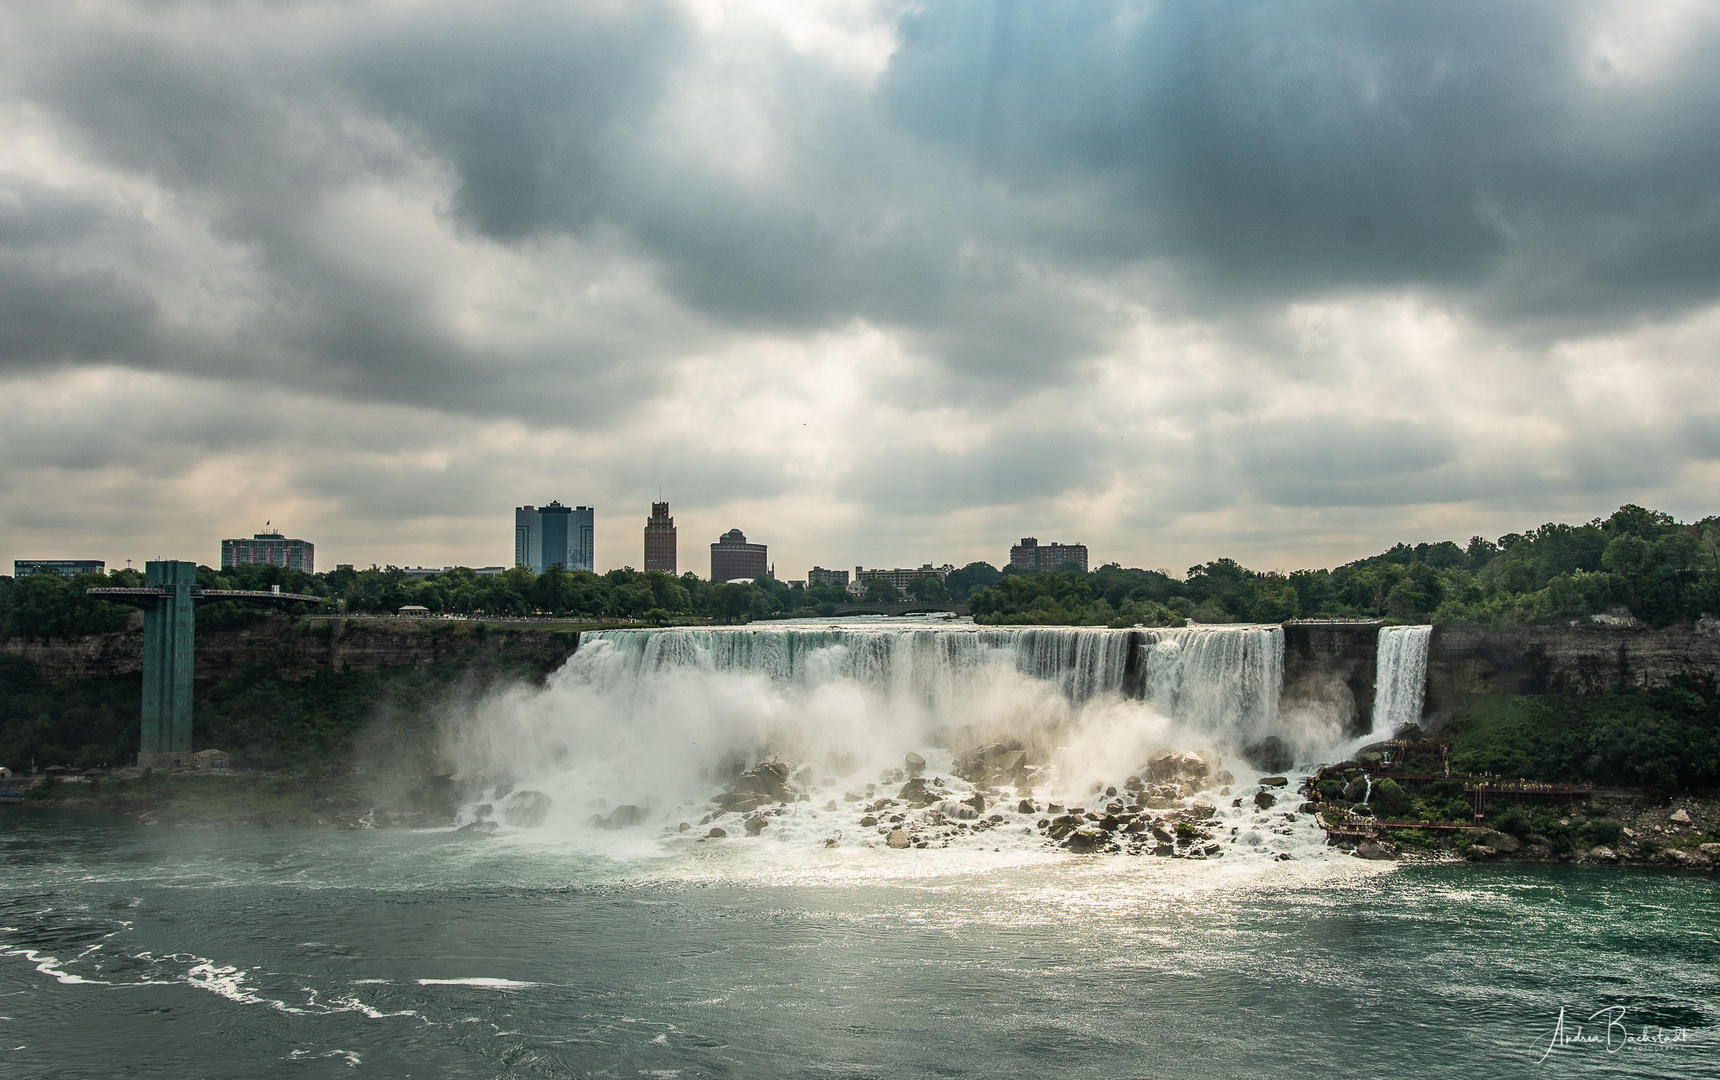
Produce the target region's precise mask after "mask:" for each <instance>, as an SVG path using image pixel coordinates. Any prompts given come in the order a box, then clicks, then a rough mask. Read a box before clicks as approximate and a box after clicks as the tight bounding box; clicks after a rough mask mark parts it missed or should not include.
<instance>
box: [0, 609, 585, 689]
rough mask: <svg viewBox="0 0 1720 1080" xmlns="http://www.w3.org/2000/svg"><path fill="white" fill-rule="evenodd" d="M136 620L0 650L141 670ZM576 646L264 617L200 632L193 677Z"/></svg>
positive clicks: (528, 632)
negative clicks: (110, 629)
mask: <svg viewBox="0 0 1720 1080" xmlns="http://www.w3.org/2000/svg"><path fill="white" fill-rule="evenodd" d="M134 622H137V623H139V625H135V626H133V627H130V628H128V629H126V630H123V631H120V632H118V633H113V634H97V635H94V636H91V637H86V638H78V639H75V640H72V641H53V642H49V643H47V644H42V643H39V642H26V641H20V640H17V639H14V640H12V641H8V642H6V643H5V644H4V645H3V646H0V650H3V651H5V652H9V653H12V654H14V655H17V656H22V657H24V658H25V659H26V660H29V661H30V663H31V664H32V665H33V666H34V667H35V669H36V672H37V673H38V674H39V675H41V676H42V677H43V678H47V679H58V678H62V677H64V676H67V675H129V674H132V673H134V672H137V671H140V670H142V666H143V629H142V626H141V620H134ZM578 644H579V634H578V633H577V632H576V631H571V630H563V629H556V628H551V627H540V626H525V627H516V626H497V625H484V624H479V623H468V622H449V621H443V620H395V619H342V618H316V617H312V618H304V619H297V620H293V619H286V618H275V617H272V618H267V619H263V620H261V621H259V622H256V623H254V624H252V625H250V626H247V627H244V628H241V629H237V630H215V631H200V632H199V633H198V635H197V678H198V679H199V680H203V679H221V678H226V677H228V676H231V675H236V674H238V673H239V672H240V671H241V670H243V669H244V668H246V667H249V666H252V665H258V664H260V665H264V666H267V667H270V668H273V669H274V671H275V672H276V674H277V677H279V678H281V679H286V680H298V679H305V678H309V677H310V676H312V675H314V674H316V673H317V672H319V671H381V670H383V669H385V668H398V667H425V666H428V665H430V664H432V663H434V662H435V661H436V660H437V659H439V658H441V657H444V656H460V655H463V654H465V653H467V652H470V651H472V650H474V649H482V650H486V651H489V652H493V653H497V654H501V655H506V656H513V657H519V658H522V659H530V660H533V661H535V662H537V663H538V664H539V665H540V666H542V667H543V668H544V669H545V670H550V669H553V668H555V667H557V666H559V665H560V663H561V661H563V660H565V659H566V658H567V657H568V656H569V655H571V654H572V652H573V650H574V649H575V648H576V647H577V646H578Z"/></svg>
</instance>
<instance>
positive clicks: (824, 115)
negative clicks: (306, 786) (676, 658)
mask: <svg viewBox="0 0 1720 1080" xmlns="http://www.w3.org/2000/svg"><path fill="white" fill-rule="evenodd" d="M1717 350H1720V7H1717V6H1716V5H1714V4H1711V3H1700V2H1681V0H1664V2H1660V3H1656V4H1652V5H1650V4H1643V3H1641V2H1640V0H1632V2H1627V3H1578V2H1568V0H1557V2H1547V3H1530V4H1502V3H1497V2H1487V3H1474V4H1461V3H1452V4H1440V5H1428V4H1420V3H1401V4H1395V3H1360V2H1358V3H1302V2H1287V0H1265V2H1260V3H1226V2H1218V0H1213V2H1203V3H1199V4H1155V3H1133V2H1122V0H1115V2H1106V0H1092V2H1087V3H1078V4H1077V3H1036V4H1029V3H1011V2H1003V0H999V2H974V3H963V2H948V3H923V4H916V3H900V2H871V0H782V2H768V0H678V2H677V0H665V2H663V3H655V4H654V3H649V2H644V0H640V2H630V3H619V2H615V3H612V2H608V0H587V2H580V3H549V2H511V0H486V2H485V3H481V4H475V3H465V4H455V3H439V2H413V0H379V2H368V3H367V2H355V0H340V2H329V3H292V2H286V0H279V2H261V0H259V2H253V3H242V2H221V3H169V2H150V3H122V2H101V0H87V2H85V0H62V2H48V0H42V2H28V0H26V2H20V3H10V4H6V5H4V7H3V8H0V558H3V559H5V560H8V561H9V560H11V559H13V558H23V557H94V558H104V559H107V560H108V561H109V563H110V565H112V564H121V565H123V562H124V560H125V559H127V558H131V559H134V560H138V561H140V562H141V561H142V560H144V559H147V558H154V557H175V558H195V559H197V560H199V561H202V562H211V563H212V562H215V561H217V559H218V556H219V540H220V539H221V538H222V537H223V536H239V535H248V534H249V533H251V532H255V531H258V530H259V529H261V527H262V525H263V522H264V521H265V520H272V521H273V522H274V523H275V524H276V525H277V526H279V527H281V528H283V529H285V530H286V531H287V532H288V533H289V534H290V535H295V536H302V537H304V538H306V539H309V540H312V541H314V542H315V543H316V544H317V557H318V563H319V565H321V566H323V567H331V566H332V565H333V564H334V563H335V562H336V561H339V562H355V563H359V564H360V565H368V564H370V563H372V562H375V563H379V564H388V563H395V564H412V565H417V564H426V565H443V564H445V563H450V562H458V563H466V564H470V565H484V564H495V563H504V562H507V561H509V560H511V558H512V517H511V514H512V508H513V507H514V506H515V505H516V504H519V503H524V502H547V501H548V500H550V499H552V498H557V499H560V500H561V501H563V502H566V503H570V504H572V503H583V504H589V505H594V506H595V507H596V508H597V511H598V518H597V520H598V536H597V545H598V546H597V550H598V561H599V569H605V568H609V567H614V566H620V565H624V564H628V565H634V566H637V565H639V564H640V562H641V558H642V556H641V543H640V533H639V530H640V526H641V525H642V524H643V522H644V518H645V516H646V513H647V511H648V503H649V502H650V501H651V500H652V499H653V498H655V497H656V496H657V494H658V492H659V490H660V491H661V492H662V495H663V497H665V498H667V499H668V500H669V501H670V502H671V504H672V507H673V512H674V513H675V516H676V517H677V519H678V523H679V525H680V544H681V566H682V568H683V569H693V570H697V571H699V572H701V573H703V572H707V571H708V569H709V563H708V557H707V556H706V555H705V554H704V551H705V548H704V545H706V544H708V543H709V542H710V541H711V540H714V539H715V538H716V536H717V534H719V533H720V532H722V531H723V530H726V529H728V528H730V527H733V526H738V527H740V528H742V529H743V530H745V531H746V533H747V534H748V536H749V538H750V539H752V540H755V541H762V542H765V543H768V544H770V545H771V550H772V554H773V557H774V559H775V561H776V562H777V565H778V573H779V576H782V577H785V578H786V577H803V576H804V573H805V569H806V567H808V566H810V565H811V564H813V563H815V562H816V563H820V564H822V565H825V566H852V565H854V564H856V563H865V564H866V565H868V566H872V565H886V566H890V565H910V564H911V565H918V564H919V563H921V562H925V561H934V562H944V561H946V560H947V561H951V562H955V563H958V564H960V563H964V562H967V561H970V560H973V559H986V560H988V561H991V562H993V563H998V562H1000V561H1002V560H1003V559H1005V558H1006V557H1007V551H1008V545H1009V544H1010V542H1011V541H1012V540H1013V539H1015V538H1016V537H1019V536H1022V535H1028V534H1033V535H1037V536H1038V537H1040V538H1041V539H1042V540H1045V541H1050V540H1059V541H1063V542H1084V543H1086V544H1088V545H1089V546H1090V547H1091V549H1092V552H1093V555H1094V558H1095V562H1096V563H1097V562H1099V561H1109V560H1113V559H1115V560H1117V561H1120V562H1122V563H1124V564H1125V565H1138V566H1147V567H1170V568H1173V569H1178V570H1180V569H1181V568H1184V567H1187V566H1189V565H1190V564H1192V563H1194V562H1196V561H1202V560H1205V559H1208V558H1213V557H1216V556H1219V555H1230V556H1232V557H1235V558H1238V559H1240V560H1242V561H1244V562H1246V563H1248V564H1250V565H1254V566H1257V567H1261V568H1274V567H1277V568H1290V567H1296V566H1305V565H1330V564H1333V563H1336V562H1341V561H1346V560H1348V559H1351V558H1355V557H1358V556H1361V555H1365V554H1369V553H1372V552H1375V551H1378V550H1381V549H1382V548H1384V547H1385V546H1387V545H1389V544H1390V543H1392V542H1395V541H1397V540H1410V541H1415V540H1421V539H1442V538H1452V539H1457V540H1459V541H1462V540H1465V539H1467V537H1468V536H1470V535H1471V534H1473V533H1483V534H1486V535H1489V536H1494V535H1498V534H1499V533H1502V532H1505V531H1508V530H1516V529H1522V528H1525V527H1531V526H1534V525H1536V524H1538V523H1540V522H1543V521H1548V520H1586V519H1588V518H1591V517H1594V516H1597V515H1604V514H1606V513H1608V512H1610V510H1611V509H1613V508H1614V507H1616V506H1618V505H1619V504H1620V503H1623V502H1627V501H1630V502H1640V503H1644V504H1647V505H1651V506H1654V507H1657V508H1660V509H1664V510H1668V511H1670V512H1672V513H1674V514H1676V515H1678V516H1679V517H1681V518H1687V519H1688V518H1692V517H1699V516H1703V515H1707V514H1712V513H1716V512H1720V498H1717V493H1720V392H1717V391H1720V377H1717V375H1720V370H1717V369H1720V363H1717V355H1720V352H1717ZM6 569H9V562H8V564H7V566H6Z"/></svg>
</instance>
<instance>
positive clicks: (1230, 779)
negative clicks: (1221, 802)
mask: <svg viewBox="0 0 1720 1080" xmlns="http://www.w3.org/2000/svg"><path fill="white" fill-rule="evenodd" d="M1212 782H1213V783H1215V784H1217V785H1218V786H1219V787H1229V786H1230V785H1232V784H1234V783H1236V774H1235V773H1232V772H1231V771H1230V770H1229V769H1220V770H1218V772H1216V773H1214V774H1213V777H1212Z"/></svg>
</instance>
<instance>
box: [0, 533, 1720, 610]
mask: <svg viewBox="0 0 1720 1080" xmlns="http://www.w3.org/2000/svg"><path fill="white" fill-rule="evenodd" d="M1717 541H1720V518H1717V517H1708V518H1703V519H1702V520H1700V521H1696V522H1692V523H1680V522H1678V521H1675V520H1674V519H1673V518H1672V517H1671V515H1668V514H1664V513H1660V512H1658V511H1652V510H1646V509H1643V508H1642V507H1639V506H1624V507H1621V508H1620V509H1619V510H1618V511H1617V512H1616V513H1614V514H1612V515H1611V516H1610V517H1608V518H1606V519H1604V520H1603V519H1599V518H1597V519H1595V520H1593V521H1590V522H1588V523H1587V524H1583V525H1565V524H1557V523H1551V524H1547V525H1543V526H1541V527H1540V528H1538V529H1535V530H1534V531H1532V532H1527V533H1509V534H1507V535H1505V536H1501V537H1499V538H1498V539H1496V540H1487V539H1484V538H1482V537H1479V536H1476V537H1471V538H1470V540H1469V542H1468V544H1467V545H1465V546H1459V545H1458V544H1457V543H1455V542H1453V541H1449V540H1447V541H1442V542H1437V543H1419V544H1415V545H1413V546H1412V545H1409V544H1398V545H1396V546H1394V547H1392V548H1391V549H1390V550H1388V551H1384V552H1382V553H1380V554H1378V555H1374V556H1370V557H1368V558H1365V559H1359V560H1357V561H1355V562H1351V563H1346V564H1344V565H1343V566H1339V567H1337V568H1335V569H1331V570H1297V571H1293V572H1291V573H1289V574H1279V573H1272V572H1262V571H1257V570H1250V569H1248V568H1247V567H1245V566H1243V565H1241V564H1240V563H1238V562H1236V561H1235V560H1233V559H1228V558H1221V559H1216V560H1214V561H1212V562H1208V563H1203V564H1201V565H1199V566H1192V567H1189V569H1188V572H1187V573H1186V574H1185V575H1184V576H1183V577H1182V578H1180V579H1179V578H1177V577H1174V576H1172V575H1170V574H1167V573H1165V572H1163V571H1161V570H1141V569H1125V568H1123V567H1121V566H1119V565H1117V564H1115V563H1111V564H1108V565H1105V566H1101V567H1100V568H1099V569H1097V570H1094V571H1092V572H1091V573H1084V572H1082V571H1081V570H1079V569H1077V568H1074V567H1067V566H1066V567H1064V568H1063V569H1060V570H1058V571H1056V572H1053V573H1031V572H1023V571H1019V570H1017V569H1015V568H1013V567H1010V568H1005V569H1003V570H998V569H997V568H995V567H993V566H991V565H989V564H987V563H983V562H976V563H970V564H968V565H967V566H965V567H963V568H961V569H960V570H957V571H955V572H954V573H952V574H950V575H949V577H948V579H947V580H940V579H938V578H936V577H927V578H921V579H918V580H916V581H914V582H913V583H912V584H911V585H910V587H909V589H908V590H907V595H905V596H904V595H903V594H901V593H899V592H898V591H897V590H896V589H894V588H893V587H891V586H890V585H888V584H885V583H875V584H873V585H872V586H870V588H869V590H868V592H867V594H866V599H867V600H870V601H873V602H885V601H895V600H903V599H911V600H918V601H923V602H931V603H941V602H961V601H965V602H966V603H967V604H968V606H969V609H970V610H971V611H972V613H973V615H974V618H975V621H977V622H980V623H985V624H990V625H1065V626H1081V625H1086V626H1136V625H1141V626H1175V625H1181V624H1183V623H1184V622H1185V621H1195V622H1203V623H1225V622H1265V623H1271V622H1282V621H1284V620H1286V619H1293V618H1298V617H1334V618H1343V617H1349V618H1388V619H1397V620H1431V621H1433V622H1436V623H1470V624H1511V623H1540V622H1555V621H1560V620H1569V619H1581V618H1587V617H1590V616H1594V615H1603V616H1605V615H1608V614H1615V615H1619V616H1630V617H1634V618H1636V619H1639V620H1641V621H1643V622H1645V623H1648V624H1651V625H1654V626H1665V625H1668V624H1671V623H1674V622H1680V621H1686V620H1693V619H1697V618H1701V617H1702V616H1704V615H1712V614H1716V613H1720V551H1717V546H1720V545H1717ZM197 580H198V584H200V585H202V586H203V587H205V588H210V589H260V590H266V589H268V588H269V587H270V586H272V585H278V586H280V587H281V589H282V591H284V592H296V593H305V594H309V595H313V596H320V597H323V598H324V600H323V603H322V604H321V605H319V607H318V608H317V609H316V610H318V611H321V612H328V613H333V612H345V613H351V614H387V613H393V612H396V611H398V610H399V609H400V608H402V607H406V606H408V605H416V606H419V607H423V608H427V609H428V610H429V611H430V612H432V613H434V614H459V615H465V616H469V617H475V618H484V617H490V618H502V617H526V616H554V617H564V618H593V619H637V620H641V621H644V622H647V623H655V624H665V623H671V622H675V621H685V620H689V619H710V620H713V621H716V622H721V623H737V622H748V621H752V620H756V619H770V618H783V617H790V616H820V615H830V614H832V613H833V612H834V610H835V608H836V606H837V605H840V604H846V603H851V602H852V601H853V600H854V597H853V596H851V595H850V594H849V593H848V592H847V591H846V590H844V589H841V588H832V587H824V586H813V587H807V586H804V585H799V584H795V585H790V584H787V583H784V582H780V581H776V580H773V579H770V578H759V579H758V580H756V581H753V582H739V583H725V582H709V581H704V580H702V579H700V578H699V577H698V576H697V575H695V574H691V573H688V574H682V575H681V576H679V577H675V576H672V575H669V574H662V573H657V572H654V571H653V572H643V571H638V570H632V569H621V570H611V571H609V572H608V573H605V574H593V573H587V572H585V571H579V570H565V569H563V568H562V567H560V566H552V567H550V568H549V569H548V570H546V571H544V572H543V573H541V574H536V573H533V572H532V571H531V570H529V569H527V568H526V567H515V568H514V569H512V570H508V571H506V572H504V573H501V574H493V575H480V574H478V573H476V572H474V571H473V570H470V569H467V568H465V567H456V568H454V569H451V570H447V571H445V572H442V573H439V574H434V575H431V576H429V577H426V578H417V577H413V576H409V575H408V574H407V573H406V572H405V571H403V570H401V569H400V568H398V567H371V568H369V569H365V570H356V569H344V568H343V569H338V570H333V571H328V572H325V573H318V574H307V573H303V572H301V571H296V570H289V569H285V568H283V567H278V566H241V567H235V568H232V569H226V570H216V569H212V568H210V567H199V568H198V570H197ZM142 584H143V575H142V573H140V572H139V571H136V570H129V569H128V570H114V571H112V572H110V573H108V574H106V575H100V574H90V575H84V576H82V577H78V578H64V577H60V576H58V575H56V574H51V573H40V574H34V575H31V576H29V577H25V578H21V579H17V580H13V579H11V578H3V577H0V640H5V639H8V638H11V637H22V638H28V639H34V640H51V639H65V638H73V637H81V636H84V635H87V634H93V633H100V632H103V631H110V630H117V629H120V628H121V627H123V626H125V625H126V620H127V619H128V618H129V617H130V615H131V611H130V609H128V608H124V607H121V606H119V605H115V604H111V603H107V602H104V601H99V600H95V599H92V598H90V597H87V596H85V595H84V590H85V589H87V588H90V587H92V586H99V585H109V586H138V585H142ZM262 614H263V611H262V610H261V609H258V608H256V607H253V606H250V605H243V604H209V605H206V606H203V607H200V608H199V609H198V612H197V622H198V626H199V627H201V628H205V629H218V628H221V627H223V626H230V625H237V624H241V623H244V622H247V621H250V620H253V619H256V618H260V617H262Z"/></svg>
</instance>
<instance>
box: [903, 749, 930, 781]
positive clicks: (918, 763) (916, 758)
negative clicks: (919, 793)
mask: <svg viewBox="0 0 1720 1080" xmlns="http://www.w3.org/2000/svg"><path fill="white" fill-rule="evenodd" d="M902 767H903V768H905V769H907V770H908V777H909V779H912V778H914V777H917V776H919V775H920V774H921V773H923V772H925V771H926V759H925V758H923V757H921V756H920V755H918V754H916V753H913V752H912V751H910V752H909V753H908V755H907V756H906V757H904V758H903V759H902Z"/></svg>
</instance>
